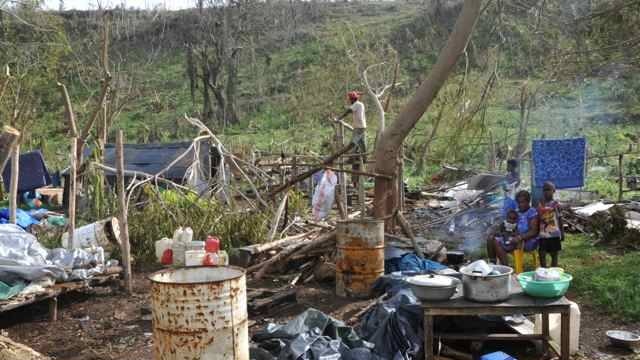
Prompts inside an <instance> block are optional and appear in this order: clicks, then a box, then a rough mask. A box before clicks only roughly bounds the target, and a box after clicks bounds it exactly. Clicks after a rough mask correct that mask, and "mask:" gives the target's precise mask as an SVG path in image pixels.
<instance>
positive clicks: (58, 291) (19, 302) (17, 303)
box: [0, 274, 120, 313]
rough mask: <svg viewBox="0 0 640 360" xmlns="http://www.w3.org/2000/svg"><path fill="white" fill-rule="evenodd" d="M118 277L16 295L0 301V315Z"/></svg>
mask: <svg viewBox="0 0 640 360" xmlns="http://www.w3.org/2000/svg"><path fill="white" fill-rule="evenodd" d="M119 277H120V275H119V274H109V275H97V276H94V277H93V278H91V279H89V280H87V281H72V282H66V283H60V284H55V285H53V286H52V287H49V288H46V289H45V290H44V291H43V292H40V293H35V294H30V295H27V296H20V295H18V296H17V297H14V298H12V299H9V300H5V301H0V313H2V312H5V311H10V310H14V309H17V308H19V307H23V306H26V305H30V304H34V303H37V302H41V301H44V300H48V299H51V298H54V297H58V296H60V295H63V294H66V293H69V292H72V291H78V290H83V289H88V288H89V287H91V286H98V285H103V284H106V283H108V282H111V281H114V280H116V279H118V278H119Z"/></svg>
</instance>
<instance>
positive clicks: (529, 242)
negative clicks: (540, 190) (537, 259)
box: [492, 190, 540, 265]
mask: <svg viewBox="0 0 640 360" xmlns="http://www.w3.org/2000/svg"><path fill="white" fill-rule="evenodd" d="M516 202H517V203H518V209H517V215H518V220H517V224H518V225H517V230H516V235H515V236H513V237H510V239H511V240H510V241H509V242H506V241H504V237H502V238H500V237H499V238H497V239H495V238H494V244H492V245H493V250H495V254H496V255H497V257H498V260H499V261H500V263H501V264H503V265H509V261H508V258H507V254H508V253H511V252H512V251H513V250H514V249H516V248H524V251H526V252H529V251H534V250H536V249H537V248H538V231H539V228H540V221H539V218H538V212H537V211H536V209H534V208H532V207H531V195H530V194H529V192H528V191H526V190H522V191H519V192H518V193H517V194H516Z"/></svg>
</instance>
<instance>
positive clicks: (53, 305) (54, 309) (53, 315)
mask: <svg viewBox="0 0 640 360" xmlns="http://www.w3.org/2000/svg"><path fill="white" fill-rule="evenodd" d="M49 321H50V322H55V321H58V298H57V297H55V296H54V297H52V298H50V299H49Z"/></svg>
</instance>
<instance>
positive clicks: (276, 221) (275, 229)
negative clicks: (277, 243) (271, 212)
mask: <svg viewBox="0 0 640 360" xmlns="http://www.w3.org/2000/svg"><path fill="white" fill-rule="evenodd" d="M288 198H289V193H285V194H284V196H283V197H282V200H281V201H280V206H278V210H277V211H276V215H275V216H274V217H273V221H272V222H271V229H270V230H269V235H268V236H267V241H273V238H274V237H275V236H276V233H277V232H278V225H279V224H280V218H281V217H282V213H283V212H284V208H285V207H286V205H287V199H288Z"/></svg>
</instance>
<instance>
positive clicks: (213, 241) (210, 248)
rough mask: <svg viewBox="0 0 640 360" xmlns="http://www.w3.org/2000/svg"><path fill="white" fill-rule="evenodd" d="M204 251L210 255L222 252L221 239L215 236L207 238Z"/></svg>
mask: <svg viewBox="0 0 640 360" xmlns="http://www.w3.org/2000/svg"><path fill="white" fill-rule="evenodd" d="M204 249H205V250H206V251H207V252H208V253H217V252H218V250H220V239H218V238H217V237H215V236H211V235H209V236H207V241H206V242H205V245H204Z"/></svg>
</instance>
